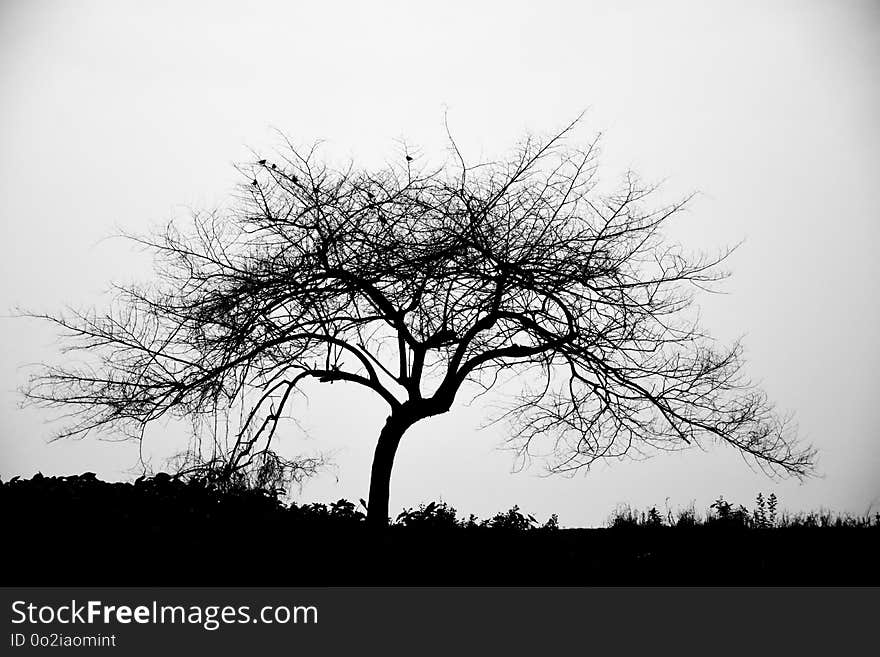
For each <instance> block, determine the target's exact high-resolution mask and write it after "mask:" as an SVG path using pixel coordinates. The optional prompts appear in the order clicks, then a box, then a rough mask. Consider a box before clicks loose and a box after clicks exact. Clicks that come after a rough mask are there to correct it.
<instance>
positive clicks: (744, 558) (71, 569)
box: [0, 473, 880, 586]
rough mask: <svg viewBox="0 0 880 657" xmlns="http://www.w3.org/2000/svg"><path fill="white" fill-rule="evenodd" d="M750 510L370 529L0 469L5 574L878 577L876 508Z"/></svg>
mask: <svg viewBox="0 0 880 657" xmlns="http://www.w3.org/2000/svg"><path fill="white" fill-rule="evenodd" d="M761 512H762V515H760V516H759V514H758V512H757V510H756V511H754V512H751V513H748V512H747V511H746V510H745V509H744V508H743V507H734V506H733V505H730V504H729V503H726V502H724V501H723V500H719V502H716V504H715V505H713V509H712V512H711V513H710V515H709V516H708V517H707V518H706V519H705V520H701V519H699V518H696V517H694V516H693V514H691V513H688V512H684V513H680V514H679V515H678V518H677V519H676V518H673V517H672V515H671V514H668V515H667V516H666V517H664V516H663V515H662V514H660V513H659V512H658V511H657V510H656V509H652V510H651V511H649V512H646V513H641V514H640V513H636V512H632V511H630V510H626V511H624V512H618V514H617V515H616V516H615V517H614V518H613V520H612V522H611V526H610V527H608V528H600V529H559V528H557V527H556V523H555V518H551V519H550V520H549V521H548V522H546V523H544V524H543V525H541V524H539V523H538V522H537V521H535V520H534V519H533V518H531V517H530V516H527V515H524V514H523V512H521V511H520V510H519V509H518V507H514V508H513V509H511V510H510V511H508V512H506V513H499V514H497V515H496V516H494V517H493V518H489V519H487V520H482V521H480V520H478V519H476V518H474V517H473V516H472V517H470V518H466V519H459V518H457V517H456V516H455V511H454V509H451V508H450V507H448V506H447V505H445V504H442V503H440V504H436V503H434V504H429V505H427V506H422V507H420V508H418V509H407V510H404V512H403V513H401V514H400V515H399V516H398V517H397V519H396V521H395V522H394V523H393V524H392V526H391V527H389V528H388V529H386V530H384V531H375V530H371V529H369V528H368V527H367V526H366V523H365V516H364V514H363V513H362V510H359V508H358V507H356V506H355V505H354V504H352V503H350V502H346V501H344V500H340V501H339V502H337V503H334V504H331V505H323V504H311V505H301V506H297V505H293V504H291V505H285V504H283V503H282V502H281V501H280V500H279V499H277V498H276V497H275V496H273V495H270V494H267V493H265V492H262V491H254V490H227V491H219V490H216V489H212V488H211V487H209V486H207V485H206V484H205V483H204V482H199V481H182V480H178V479H175V478H172V477H170V476H168V475H166V474H159V475H156V476H155V477H152V478H148V479H139V480H138V481H136V482H135V483H107V482H103V481H100V480H99V479H97V478H96V477H95V476H94V475H93V474H90V473H87V474H84V475H80V476H73V477H43V476H41V475H36V476H34V477H33V478H31V479H28V480H21V479H18V478H14V479H13V480H11V481H8V482H2V483H0V514H2V515H0V517H2V521H3V527H4V532H3V533H4V539H3V543H4V551H5V552H6V554H7V556H6V568H4V580H5V581H4V582H3V584H4V585H6V586H18V585H31V586H33V585H72V586H78V585H89V586H104V585H126V586H135V585H138V586H148V585H153V586H159V585H162V586H168V585H177V586H197V585H255V586H257V585H262V586H281V585H287V586H333V585H598V584H603V585H608V584H611V585H630V584H666V585H684V584H697V585H757V584H770V585H784V584H785V585H868V584H871V585H877V584H880V569H878V566H877V555H878V554H880V517H875V518H862V519H852V518H841V517H836V518H833V517H831V516H830V515H827V514H826V515H818V514H812V515H803V516H800V517H797V518H792V517H788V518H787V519H777V518H776V517H775V514H776V510H775V500H774V508H773V517H771V518H769V519H768V516H767V515H763V514H765V513H766V509H765V508H764V507H762V508H761ZM670 524H672V525H673V526H669V525H670Z"/></svg>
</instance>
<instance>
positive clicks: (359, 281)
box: [25, 124, 815, 523]
mask: <svg viewBox="0 0 880 657" xmlns="http://www.w3.org/2000/svg"><path fill="white" fill-rule="evenodd" d="M574 126H575V124H572V125H570V126H568V127H567V128H565V129H564V130H562V131H561V132H559V133H557V134H555V135H554V136H552V137H550V138H544V139H541V138H536V137H526V138H525V139H523V140H522V141H521V142H520V143H519V144H518V146H517V147H516V148H515V150H514V151H513V152H512V154H511V155H510V156H508V157H506V158H504V159H501V160H498V161H486V162H478V163H476V164H469V163H467V162H466V160H465V158H464V157H463V156H462V154H461V152H460V151H459V149H458V147H457V145H456V143H455V141H454V140H452V138H451V137H450V157H449V158H447V160H446V161H445V162H444V163H443V164H442V165H439V166H436V167H431V166H430V165H428V164H424V163H422V161H421V158H415V157H413V156H412V155H411V154H410V153H409V152H406V153H403V154H401V156H400V157H399V158H398V159H397V161H394V162H392V163H390V164H388V165H387V166H384V167H380V168H378V169H371V170H367V169H364V168H358V167H356V166H355V165H353V164H352V165H349V166H347V167H342V168H339V167H333V166H331V165H330V164H328V163H326V162H325V161H324V160H322V158H321V152H320V149H319V147H318V146H315V147H312V148H307V149H302V148H299V147H297V146H295V145H294V144H292V143H291V142H289V141H286V142H285V145H284V147H283V148H282V149H281V151H280V152H279V153H278V157H277V158H275V159H272V158H269V157H266V158H265V159H263V158H260V159H257V160H256V161H255V162H253V163H251V164H247V165H242V166H240V171H241V173H242V175H243V176H245V178H244V183H243V184H242V185H241V186H240V188H239V190H238V192H237V197H236V201H235V203H234V204H233V205H232V207H231V208H229V209H227V210H223V211H219V210H218V211H215V212H196V213H194V214H193V216H192V217H191V221H190V222H189V223H188V225H183V224H181V223H179V222H172V223H169V224H168V225H167V226H166V228H165V229H164V230H163V231H161V232H159V233H158V234H156V235H153V236H151V237H132V239H135V240H137V241H139V242H140V243H141V244H143V245H145V246H147V247H149V248H150V249H151V250H153V251H154V252H155V254H156V256H157V260H156V273H157V280H156V281H155V282H154V283H152V284H149V285H134V286H127V287H122V288H120V289H119V295H118V298H117V299H116V303H115V304H114V305H113V308H112V309H111V310H110V311H109V312H107V313H98V312H96V311H86V312H75V311H70V312H67V313H62V314H38V315H37V316H39V317H42V318H44V319H48V320H51V321H53V322H55V323H56V324H57V325H59V326H60V327H62V328H63V329H64V331H65V333H66V336H67V340H68V342H67V343H66V344H67V348H68V349H70V350H82V351H84V352H86V353H87V354H88V355H89V357H90V358H91V360H87V361H86V362H85V363H80V364H78V365H75V366H74V365H70V364H67V365H62V366H57V367H56V366H49V367H45V368H44V369H43V370H42V371H41V372H40V373H39V374H38V375H37V376H35V377H34V378H33V379H32V380H31V382H30V384H29V386H28V387H27V389H26V391H25V393H26V395H27V397H28V398H29V399H30V400H32V401H35V402H38V403H43V404H48V405H57V406H61V407H64V408H65V409H68V410H69V411H71V414H70V420H71V422H70V423H69V424H68V425H67V427H66V428H65V429H64V431H63V432H62V435H66V436H73V435H84V434H88V433H90V432H92V431H94V430H114V431H122V432H124V433H125V434H126V435H130V436H132V437H135V438H140V437H142V436H143V429H144V427H145V426H146V425H147V424H148V423H150V422H152V421H154V420H156V419H158V418H161V417H165V416H176V417H189V418H194V419H195V420H196V422H197V425H198V426H199V427H201V428H202V429H204V428H205V427H206V426H208V425H210V424H211V422H213V421H214V420H216V418H217V417H218V415H222V416H224V417H229V416H230V414H232V415H235V414H237V415H238V417H239V419H240V422H239V423H238V425H237V426H236V427H235V429H234V431H233V432H232V434H231V438H230V439H229V440H228V441H227V442H223V441H219V440H218V439H217V434H216V432H215V433H213V434H212V437H213V438H214V441H213V444H214V445H215V447H216V448H215V449H213V450H212V453H211V457H210V458H209V459H207V460H200V461H199V460H198V459H196V460H195V461H193V462H191V463H190V466H194V467H202V468H206V467H207V468H209V469H211V471H212V472H214V473H216V474H218V476H221V477H229V476H232V475H233V473H235V472H240V471H245V470H246V469H247V468H249V467H254V464H257V465H258V466H259V467H262V468H269V469H270V470H272V472H275V473H278V472H288V473H290V472H297V471H298V472H300V473H302V472H303V470H302V469H300V470H297V468H301V466H302V462H298V461H294V460H291V461H287V460H284V459H281V458H280V457H278V456H277V453H276V452H275V451H274V443H273V440H275V434H276V430H277V427H278V423H279V419H280V418H282V417H283V416H284V413H285V408H286V406H287V405H288V404H289V402H290V398H291V396H292V395H293V394H295V393H296V392H297V391H298V390H299V389H300V388H301V387H302V385H303V384H304V383H305V382H306V381H314V382H320V383H337V382H338V383H345V384H351V385H356V386H361V387H363V388H365V389H367V390H369V391H371V392H372V393H373V394H375V397H376V399H377V402H378V403H381V404H384V405H386V406H387V407H388V413H389V416H388V417H389V419H388V422H387V423H386V426H385V428H384V429H383V430H382V433H381V434H380V439H379V444H378V445H377V452H376V461H375V462H374V465H373V480H372V483H371V495H370V514H371V515H372V516H374V517H379V518H380V520H377V521H376V522H379V523H381V522H384V520H385V519H386V518H387V504H388V501H387V496H388V480H389V479H390V472H391V463H392V462H393V458H394V453H395V450H396V448H397V444H398V443H399V441H400V438H401V437H402V435H403V434H404V433H405V431H406V429H407V428H409V427H410V426H411V425H412V424H414V423H415V422H418V421H419V420H421V419H423V418H426V417H430V416H432V415H437V414H439V413H444V412H446V411H448V410H449V409H450V408H451V407H452V405H453V402H454V401H455V400H456V398H457V395H459V393H460V392H461V391H462V390H464V389H465V388H467V389H468V392H469V394H474V393H479V392H481V391H483V390H488V389H490V388H492V387H493V385H495V384H496V383H497V382H498V381H499V379H501V378H503V379H505V380H506V381H508V382H513V383H515V384H517V385H518V386H519V387H520V389H521V394H520V395H519V397H518V398H517V400H516V401H515V402H514V403H513V404H512V405H511V406H510V407H509V408H508V409H507V413H506V416H505V417H506V419H507V420H509V421H510V422H511V426H512V433H511V437H510V440H511V444H512V445H513V446H514V447H515V448H516V449H518V450H519V452H520V454H522V455H524V456H528V455H535V454H540V455H542V456H543V457H545V458H546V459H547V460H548V465H549V467H550V468H551V469H552V470H555V471H572V470H576V469H578V468H582V467H585V466H589V465H590V464H591V463H593V462H595V461H596V460H597V459H604V458H609V457H619V456H623V455H626V454H628V453H630V452H631V451H632V450H640V451H641V450H644V449H651V448H658V449H679V448H683V447H687V446H689V445H702V444H704V443H705V442H707V441H708V442H712V441H714V442H718V443H723V444H726V445H729V446H732V447H734V448H736V449H737V450H739V451H740V452H741V453H743V454H744V455H745V456H747V457H749V458H751V459H752V460H753V462H754V463H756V464H757V465H758V466H760V467H762V468H765V469H767V470H768V471H770V472H773V473H777V474H790V475H794V476H798V477H802V476H804V475H806V474H809V473H810V471H811V468H812V466H813V462H814V456H815V453H814V451H813V449H812V448H811V447H809V446H803V445H800V444H799V442H798V441H797V437H796V435H795V432H794V428H793V426H792V424H791V422H790V421H789V419H788V418H787V417H785V416H780V415H779V414H777V413H776V412H775V410H774V408H773V405H772V403H771V402H770V401H769V400H768V398H767V396H766V394H765V393H764V392H763V391H761V390H760V389H759V388H757V387H755V386H754V385H752V384H751V382H750V381H749V379H748V378H747V377H746V376H745V372H744V361H743V352H742V346H741V345H740V344H739V343H734V344H732V345H728V346H719V345H718V344H717V343H716V342H715V341H713V340H712V339H711V338H710V337H709V336H708V335H707V334H706V333H705V332H704V331H703V330H702V329H701V328H700V326H699V325H698V323H697V321H696V318H695V313H692V312H689V309H691V307H692V305H693V301H694V294H695V293H696V292H697V291H699V290H700V289H702V288H705V287H706V286H708V285H711V284H712V283H714V282H716V281H718V280H720V279H722V278H723V277H725V276H726V275H727V274H726V272H725V271H723V270H722V269H721V264H722V263H723V261H724V260H725V258H726V257H727V255H728V254H729V252H730V251H729V250H725V251H722V252H721V253H720V254H718V255H717V256H714V257H713V256H705V255H692V254H690V253H688V252H687V251H685V249H684V248H683V247H681V246H680V245H677V244H675V243H672V242H671V241H669V240H668V239H667V238H666V237H665V236H664V233H663V228H664V226H665V224H666V223H667V222H668V221H669V220H670V219H671V218H672V217H673V216H674V215H675V214H676V213H678V212H679V211H680V210H682V208H683V207H684V206H685V204H686V203H687V201H688V199H687V198H686V199H683V200H681V201H679V202H675V203H673V204H662V205H660V206H659V207H651V201H652V200H653V196H652V193H653V192H654V191H655V188H654V187H653V186H651V185H646V184H644V183H642V182H641V181H640V180H639V178H638V177H637V176H636V175H635V174H633V173H628V174H626V175H625V176H624V177H623V180H622V184H621V185H620V186H619V187H618V188H617V189H615V190H613V191H610V192H603V191H601V190H600V188H599V187H598V175H597V172H598V161H597V154H598V149H597V142H596V141H591V142H589V143H587V144H586V145H585V146H577V145H573V143H572V142H573V139H572V135H573V133H572V130H573V128H574ZM207 420H210V422H206V421H207ZM380 462H381V463H380ZM377 463H379V464H380V465H381V467H379V468H378V469H377ZM315 465H316V463H311V464H307V467H306V470H308V467H314V466H315ZM378 479H382V480H384V484H381V485H380V483H377V480H378ZM374 489H375V490H374ZM374 493H375V495H374ZM382 498H384V506H383V499H382Z"/></svg>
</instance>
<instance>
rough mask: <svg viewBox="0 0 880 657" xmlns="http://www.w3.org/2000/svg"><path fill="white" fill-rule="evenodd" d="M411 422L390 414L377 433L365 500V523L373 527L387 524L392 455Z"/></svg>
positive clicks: (381, 526) (382, 526)
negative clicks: (377, 439) (380, 430)
mask: <svg viewBox="0 0 880 657" xmlns="http://www.w3.org/2000/svg"><path fill="white" fill-rule="evenodd" d="M412 424H413V421H412V420H410V419H408V418H402V417H395V416H394V415H391V416H389V418H388V420H387V421H386V422H385V426H384V427H382V432H381V433H380V434H379V442H377V443H376V452H375V453H374V455H373V469H372V472H371V475H370V497H369V499H368V500H367V525H368V526H369V527H371V528H373V529H384V528H385V527H387V526H388V495H389V493H390V490H391V468H392V467H393V466H394V455H395V454H396V453H397V446H398V445H399V444H400V439H401V438H402V437H403V434H404V432H406V430H407V429H408V428H409V427H410V426H411V425H412Z"/></svg>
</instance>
